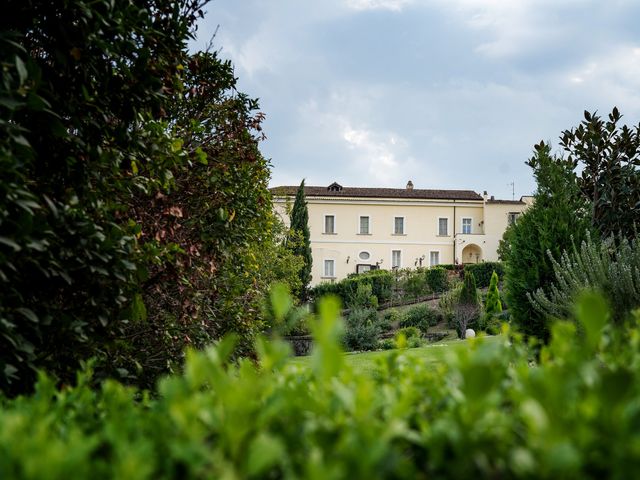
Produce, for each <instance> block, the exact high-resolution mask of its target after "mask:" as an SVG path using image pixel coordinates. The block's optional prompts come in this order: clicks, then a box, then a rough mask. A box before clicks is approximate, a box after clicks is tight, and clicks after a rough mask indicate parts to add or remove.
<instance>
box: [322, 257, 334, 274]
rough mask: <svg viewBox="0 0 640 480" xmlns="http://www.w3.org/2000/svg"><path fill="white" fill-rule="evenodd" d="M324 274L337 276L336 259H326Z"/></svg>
mask: <svg viewBox="0 0 640 480" xmlns="http://www.w3.org/2000/svg"><path fill="white" fill-rule="evenodd" d="M324 276H325V277H330V278H334V277H335V276H336V270H335V260H325V261H324Z"/></svg>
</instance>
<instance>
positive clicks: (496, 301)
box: [484, 272, 502, 326]
mask: <svg viewBox="0 0 640 480" xmlns="http://www.w3.org/2000/svg"><path fill="white" fill-rule="evenodd" d="M501 312H502V302H500V292H499V291H498V274H497V273H496V272H493V274H492V275H491V283H490V284H489V290H488V291H487V297H486V300H485V302H484V324H485V326H486V325H488V323H490V322H491V319H492V318H493V317H494V316H495V315H498V314H500V313H501Z"/></svg>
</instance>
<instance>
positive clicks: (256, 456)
mask: <svg viewBox="0 0 640 480" xmlns="http://www.w3.org/2000/svg"><path fill="white" fill-rule="evenodd" d="M286 456H287V452H286V449H285V448H284V446H283V445H282V442H281V441H280V440H279V439H278V438H276V437H272V436H270V435H269V434H267V433H260V434H259V435H258V436H257V437H255V438H254V440H253V441H252V442H251V445H250V446H249V456H248V459H247V473H248V474H249V475H251V476H253V475H261V474H265V473H266V472H267V471H268V470H269V469H271V468H273V467H274V466H275V465H277V464H278V462H279V461H280V459H284V458H286Z"/></svg>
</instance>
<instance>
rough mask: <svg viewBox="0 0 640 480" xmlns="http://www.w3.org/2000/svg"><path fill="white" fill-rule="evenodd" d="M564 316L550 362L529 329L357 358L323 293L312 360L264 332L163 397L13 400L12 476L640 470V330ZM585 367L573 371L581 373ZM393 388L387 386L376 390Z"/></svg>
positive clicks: (5, 466) (6, 419)
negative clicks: (433, 363) (439, 355)
mask: <svg viewBox="0 0 640 480" xmlns="http://www.w3.org/2000/svg"><path fill="white" fill-rule="evenodd" d="M577 311H578V312H579V319H580V323H581V326H580V328H581V329H582V331H583V334H581V335H578V334H577V329H576V327H575V326H574V325H573V324H570V323H557V324H555V325H554V327H553V336H552V341H551V343H550V344H549V345H548V346H545V347H543V348H542V352H541V354H540V355H539V359H540V360H539V362H538V363H537V364H535V365H534V366H531V365H532V359H531V355H530V354H529V353H528V351H527V348H526V346H525V345H523V343H522V341H521V340H520V338H519V337H518V336H517V335H512V336H511V337H507V336H505V337H504V338H501V337H499V338H498V339H496V340H493V341H486V340H485V339H482V338H480V339H476V341H473V342H469V343H468V346H469V348H462V349H455V350H454V351H453V352H452V357H451V360H450V361H448V362H447V363H443V364H440V366H439V367H438V368H437V369H434V368H432V367H429V365H428V363H427V362H426V361H424V360H421V359H420V358H411V360H410V359H409V357H407V356H405V355H404V354H403V353H398V352H391V353H389V354H387V355H386V356H384V358H381V360H380V362H379V363H378V364H377V367H376V370H375V372H374V373H373V374H372V373H371V372H366V371H361V370H356V369H352V368H350V367H349V366H348V365H346V364H345V358H344V356H343V355H341V351H340V348H339V331H340V329H341V324H340V322H339V321H338V319H337V317H338V313H339V309H338V306H337V305H336V304H333V303H326V302H325V303H324V304H323V305H321V306H320V319H319V321H314V323H313V325H314V326H313V328H314V331H315V335H316V349H315V351H314V354H313V359H312V362H311V363H310V366H309V367H301V366H300V365H299V364H292V363H291V362H289V360H288V350H287V348H286V346H284V345H281V344H279V343H274V344H268V343H260V345H259V348H258V349H257V350H258V352H259V359H258V362H259V365H255V364H254V363H253V362H252V361H249V360H244V361H241V362H240V363H239V364H232V363H229V362H228V361H227V358H228V357H229V354H230V352H231V349H232V348H231V344H230V342H229V341H223V342H221V343H220V344H219V345H218V346H217V347H216V348H213V349H210V350H208V351H206V352H202V353H193V352H190V353H189V354H188V355H187V362H186V368H185V372H184V374H183V375H179V376H172V377H168V378H165V379H164V380H163V381H161V383H160V384H159V393H160V395H159V396H158V398H157V399H150V398H149V397H148V396H146V395H142V394H141V393H140V392H139V391H137V390H134V389H131V388H127V387H124V386H122V385H120V384H119V383H116V382H114V381H108V382H106V383H105V384H104V385H103V386H102V388H101V389H100V390H99V391H94V390H92V389H91V388H90V387H89V386H88V383H89V380H88V378H89V376H88V374H86V373H85V374H81V375H80V376H79V379H78V385H77V386H74V387H66V388H63V389H61V390H58V389H56V388H55V386H54V382H53V381H51V380H50V379H48V378H47V377H45V376H40V380H39V382H38V384H37V387H36V391H37V393H36V395H34V396H32V397H22V398H18V399H16V400H13V401H6V400H5V401H3V402H2V408H0V425H2V428H1V429H0V476H1V477H2V478H12V479H18V480H19V479H22V478H51V479H56V478H77V479H83V478H92V479H102V478H130V479H151V478H203V479H204V478H381V479H384V478H476V479H481V478H527V479H528V478H541V479H546V478H594V479H595V478H632V477H634V476H635V474H634V473H633V472H638V471H640V456H639V455H638V450H637V445H638V444H639V442H640V433H639V430H638V428H637V425H638V424H639V423H640V409H638V405H637V404H638V401H637V399H638V398H640V369H638V368H637V365H638V364H639V363H640V330H639V329H638V318H637V316H636V318H635V322H634V324H633V326H632V327H630V328H629V329H628V330H622V329H619V330H615V329H611V328H608V327H605V324H606V320H605V319H606V317H607V315H608V312H607V311H606V309H605V308H604V302H603V301H602V300H601V299H599V298H597V297H589V298H587V299H584V300H583V301H582V303H580V305H579V306H578V309H577ZM567 379H570V381H567ZM372 392H378V393H379V394H372Z"/></svg>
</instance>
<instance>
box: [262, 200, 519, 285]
mask: <svg viewBox="0 0 640 480" xmlns="http://www.w3.org/2000/svg"><path fill="white" fill-rule="evenodd" d="M289 202H290V203H291V200H289ZM274 203H275V210H276V212H277V213H278V214H279V215H280V216H281V217H282V218H283V220H284V221H285V224H287V225H288V217H287V215H286V211H287V207H286V206H285V205H286V203H285V201H284V199H282V198H277V199H275V202H274ZM290 203H289V204H290ZM307 203H308V209H309V230H310V233H311V249H312V255H313V267H312V271H311V274H312V281H311V285H316V284H318V283H320V282H322V281H329V280H330V279H328V278H325V277H324V260H334V265H335V279H336V280H340V279H342V278H345V277H346V276H347V275H348V274H350V273H355V271H356V265H357V264H358V263H363V264H372V265H374V264H375V263H376V262H380V268H383V269H391V265H392V263H391V262H392V250H400V251H401V268H415V267H416V260H418V259H420V258H421V257H422V256H424V259H423V260H422V266H429V260H430V253H431V252H432V251H437V252H439V254H440V263H441V264H443V263H455V261H456V259H457V260H458V261H459V262H462V261H468V259H463V258H462V251H463V248H464V247H465V246H466V245H469V244H473V245H477V246H478V247H479V248H480V249H481V251H482V254H481V260H484V261H496V260H497V259H498V258H497V248H498V242H499V241H500V239H501V238H502V234H503V232H504V230H505V229H506V227H507V214H508V213H509V212H521V211H523V210H524V209H525V208H526V206H527V205H522V204H508V205H503V204H483V202H482V201H478V202H469V201H467V202H456V204H455V233H456V236H455V239H456V246H455V256H454V246H453V242H454V208H453V207H454V203H453V202H451V201H416V200H390V199H355V198H354V199H345V198H341V199H335V198H334V199H331V198H325V199H321V198H313V197H307ZM325 215H334V217H335V234H327V233H325V232H324V219H325ZM360 216H369V231H370V233H369V234H368V235H363V234H360V233H359V226H360ZM396 216H399V217H404V235H395V234H394V231H393V229H394V218H395V217H396ZM441 217H442V218H447V219H448V224H449V229H448V235H447V236H439V235H438V219H439V218H441ZM463 218H471V219H472V221H471V225H472V230H471V234H462V219H463ZM363 251H366V252H369V254H370V259H369V260H360V259H359V254H360V252H363ZM419 265H420V263H419V261H418V266H419Z"/></svg>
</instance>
